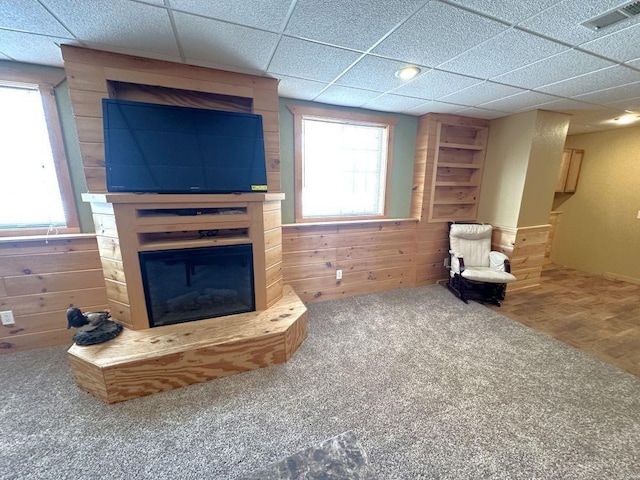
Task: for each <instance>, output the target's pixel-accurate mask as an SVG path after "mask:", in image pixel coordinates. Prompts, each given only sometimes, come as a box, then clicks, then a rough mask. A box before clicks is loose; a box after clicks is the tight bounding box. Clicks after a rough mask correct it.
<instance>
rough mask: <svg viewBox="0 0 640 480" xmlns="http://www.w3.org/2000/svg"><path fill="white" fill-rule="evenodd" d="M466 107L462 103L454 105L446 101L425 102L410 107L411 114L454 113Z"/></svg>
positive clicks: (409, 112)
mask: <svg viewBox="0 0 640 480" xmlns="http://www.w3.org/2000/svg"><path fill="white" fill-rule="evenodd" d="M461 108H464V107H463V106H461V105H454V104H451V103H444V102H425V103H422V104H420V105H418V106H417V107H415V108H412V109H410V110H409V111H408V112H406V113H408V114H409V115H424V114H425V113H453V112H457V111H459V110H460V109H461Z"/></svg>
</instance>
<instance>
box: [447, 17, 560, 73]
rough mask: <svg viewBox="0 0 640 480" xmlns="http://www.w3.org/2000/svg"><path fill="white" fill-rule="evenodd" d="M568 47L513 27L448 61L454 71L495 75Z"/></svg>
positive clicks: (449, 66) (448, 66)
mask: <svg viewBox="0 0 640 480" xmlns="http://www.w3.org/2000/svg"><path fill="white" fill-rule="evenodd" d="M563 50H567V47H564V46H562V45H560V44H558V43H555V42H551V41H549V40H545V39H543V38H540V37H536V36H535V35H531V34H529V33H526V32H523V31H521V30H515V29H510V30H507V31H506V32H503V33H501V34H500V35H498V36H495V37H493V38H492V39H490V40H488V41H486V42H484V43H483V44H480V45H478V46H477V47H475V48H472V49H470V50H467V51H466V52H464V53H463V54H461V55H459V56H458V57H456V58H454V59H452V60H450V61H448V62H445V63H444V64H443V65H442V68H444V69H446V70H450V71H453V72H458V73H463V74H467V75H473V76H476V77H481V78H492V77H494V76H496V75H500V74H502V73H506V72H509V71H511V70H514V69H516V68H520V67H523V66H525V65H528V64H530V63H533V62H536V61H538V60H542V59H543V58H546V57H549V56H551V55H555V54H557V53H560V52H562V51H563Z"/></svg>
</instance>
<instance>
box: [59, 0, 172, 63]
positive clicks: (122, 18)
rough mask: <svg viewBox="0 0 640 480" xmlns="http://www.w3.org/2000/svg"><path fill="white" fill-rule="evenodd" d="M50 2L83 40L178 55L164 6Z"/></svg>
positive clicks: (124, 1) (118, 0) (98, 0)
mask: <svg viewBox="0 0 640 480" xmlns="http://www.w3.org/2000/svg"><path fill="white" fill-rule="evenodd" d="M47 5H48V7H49V8H50V9H51V10H52V11H53V12H54V13H55V14H56V15H57V16H58V18H59V19H60V20H61V21H62V22H63V23H64V24H65V25H66V26H67V27H68V28H69V30H71V32H72V33H73V34H74V35H76V37H78V39H80V40H85V41H87V42H92V43H96V44H105V45H113V46H118V47H125V48H132V49H136V50H141V51H149V52H158V53H163V54H168V55H178V46H177V44H176V41H175V38H174V36H173V29H172V28H171V22H170V21H169V15H168V13H167V11H166V10H165V9H164V8H158V7H154V6H151V5H145V4H142V3H135V2H130V1H128V0H92V1H91V2H87V1H84V0H47Z"/></svg>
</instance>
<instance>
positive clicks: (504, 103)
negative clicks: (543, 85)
mask: <svg viewBox="0 0 640 480" xmlns="http://www.w3.org/2000/svg"><path fill="white" fill-rule="evenodd" d="M556 99H557V97H553V96H551V95H546V94H544V93H539V92H531V91H526V92H522V93H516V94H515V95H511V96H510V97H505V98H501V99H500V100H494V101H492V102H486V103H482V104H480V106H481V107H483V108H490V109H492V110H502V111H504V112H519V111H521V110H529V109H531V108H533V107H534V106H535V105H540V104H541V103H545V102H552V101H553V100H556Z"/></svg>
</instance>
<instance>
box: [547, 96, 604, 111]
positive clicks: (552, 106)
mask: <svg viewBox="0 0 640 480" xmlns="http://www.w3.org/2000/svg"><path fill="white" fill-rule="evenodd" d="M535 108H541V109H543V110H551V111H554V112H564V113H573V112H577V111H589V110H596V109H599V108H600V107H599V106H598V105H594V104H593V103H586V102H580V101H578V100H574V99H572V98H560V99H557V100H553V101H551V102H544V103H540V104H539V105H535Z"/></svg>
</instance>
